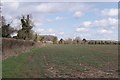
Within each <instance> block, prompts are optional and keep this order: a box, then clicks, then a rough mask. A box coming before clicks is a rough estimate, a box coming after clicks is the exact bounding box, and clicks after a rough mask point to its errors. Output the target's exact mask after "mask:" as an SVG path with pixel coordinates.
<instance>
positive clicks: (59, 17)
mask: <svg viewBox="0 0 120 80" xmlns="http://www.w3.org/2000/svg"><path fill="white" fill-rule="evenodd" d="M55 19H56V20H62V19H64V17H62V16H57V17H56V18H55Z"/></svg>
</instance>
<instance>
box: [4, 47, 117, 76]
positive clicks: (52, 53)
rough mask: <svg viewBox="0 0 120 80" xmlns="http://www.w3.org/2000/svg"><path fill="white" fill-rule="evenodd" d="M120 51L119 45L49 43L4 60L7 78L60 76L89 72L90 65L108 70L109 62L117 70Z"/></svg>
mask: <svg viewBox="0 0 120 80" xmlns="http://www.w3.org/2000/svg"><path fill="white" fill-rule="evenodd" d="M117 51H118V47H117V46H116V45H47V46H45V47H42V48H38V49H32V50H31V51H30V52H26V53H23V54H20V55H19V56H17V57H11V58H8V59H6V60H4V61H3V65H2V66H3V77H4V78H13V77H14V78H23V77H24V78H28V77H29V78H30V77H31V78H33V77H34V78H39V77H53V74H54V72H56V71H58V73H59V74H60V75H65V74H71V73H72V72H73V71H78V72H85V71H87V70H88V69H86V65H87V67H88V68H89V67H92V68H96V69H100V70H103V71H105V70H106V66H108V65H107V63H109V69H114V70H117V60H118V58H117V56H118V53H117ZM80 64H82V65H85V66H80ZM50 68H53V69H51V71H53V72H50V71H49V69H50Z"/></svg>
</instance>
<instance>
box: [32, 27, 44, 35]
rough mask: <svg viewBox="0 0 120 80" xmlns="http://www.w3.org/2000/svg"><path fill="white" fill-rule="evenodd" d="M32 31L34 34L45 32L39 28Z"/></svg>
mask: <svg viewBox="0 0 120 80" xmlns="http://www.w3.org/2000/svg"><path fill="white" fill-rule="evenodd" d="M34 31H35V33H38V34H41V33H42V32H44V31H45V29H43V28H40V27H39V28H35V29H34Z"/></svg>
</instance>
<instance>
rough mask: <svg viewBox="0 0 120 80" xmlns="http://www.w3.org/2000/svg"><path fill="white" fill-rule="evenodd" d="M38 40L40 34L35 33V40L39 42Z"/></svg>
mask: <svg viewBox="0 0 120 80" xmlns="http://www.w3.org/2000/svg"><path fill="white" fill-rule="evenodd" d="M37 40H38V35H37V34H35V39H34V41H36V42H37Z"/></svg>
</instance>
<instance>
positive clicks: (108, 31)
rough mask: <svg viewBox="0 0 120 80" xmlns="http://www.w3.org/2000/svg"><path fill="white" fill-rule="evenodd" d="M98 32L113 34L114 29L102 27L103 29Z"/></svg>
mask: <svg viewBox="0 0 120 80" xmlns="http://www.w3.org/2000/svg"><path fill="white" fill-rule="evenodd" d="M98 33H100V34H111V33H112V31H111V30H107V29H101V30H99V31H98Z"/></svg>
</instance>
